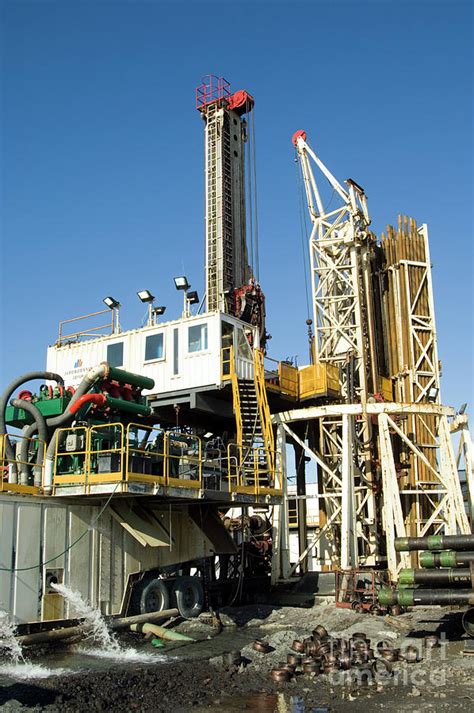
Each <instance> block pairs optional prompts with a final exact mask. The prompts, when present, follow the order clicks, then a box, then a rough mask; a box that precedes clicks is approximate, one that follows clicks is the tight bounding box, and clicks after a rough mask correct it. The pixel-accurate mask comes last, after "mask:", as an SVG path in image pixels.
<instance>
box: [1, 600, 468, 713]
mask: <svg viewBox="0 0 474 713" xmlns="http://www.w3.org/2000/svg"><path fill="white" fill-rule="evenodd" d="M221 621H222V625H223V626H222V629H221V630H220V627H218V626H216V624H215V622H211V621H210V620H209V617H204V616H203V617H201V618H200V619H199V620H193V621H187V622H182V623H181V624H179V625H178V626H177V627H176V629H177V630H178V631H181V632H182V633H187V634H188V635H190V636H192V637H193V638H194V639H196V641H195V642H194V643H188V644H168V645H167V646H166V647H165V649H163V652H164V653H163V657H162V658H161V660H160V661H159V662H158V663H154V664H153V665H147V664H133V665H132V664H128V665H119V664H117V665H115V664H113V663H111V664H110V666H109V667H105V668H102V669H101V670H89V671H87V670H86V671H82V672H81V673H76V674H73V675H67V676H51V677H50V678H47V679H45V680H41V681H37V682H35V681H34V680H30V681H28V682H15V681H13V680H12V681H11V682H10V681H9V682H8V684H7V685H5V686H4V687H3V688H2V690H1V691H0V704H2V705H0V710H5V711H7V710H17V709H18V710H19V709H22V708H23V709H24V708H25V707H28V708H29V709H30V710H38V711H50V712H51V713H56V712H59V711H71V712H72V713H74V712H76V711H81V712H82V711H89V710H90V711H96V710H97V711H101V710H104V711H107V710H114V711H156V712H157V713H161V712H163V713H175V712H176V713H179V712H180V711H189V710H193V711H198V712H199V713H201V712H202V711H217V710H221V711H225V712H226V713H227V712H229V713H232V712H233V711H240V710H249V711H268V712H270V711H278V712H279V713H282V712H288V713H290V712H292V713H307V712H310V711H313V712H314V711H316V712H317V713H323V711H326V710H328V711H346V710H349V709H350V710H351V711H353V713H358V712H359V711H364V712H365V711H367V710H376V709H382V708H387V709H388V710H391V711H404V712H406V711H412V713H415V711H420V712H421V711H422V710H423V711H424V710H426V709H433V710H434V709H436V710H437V711H438V710H441V711H443V710H446V711H447V710H470V709H474V686H473V681H472V673H473V671H474V657H471V658H470V657H467V656H463V655H462V651H463V648H464V639H463V637H462V630H461V625H460V615H459V614H458V613H456V612H450V611H448V610H447V609H440V608H435V607H432V608H423V609H422V608H417V609H413V610H412V611H410V612H408V613H405V614H402V615H401V616H399V617H396V618H394V617H374V616H370V615H366V614H357V613H355V612H352V611H350V610H343V609H336V607H335V606H334V605H333V604H326V605H318V606H315V607H313V608H307V609H302V608H296V607H270V606H249V607H242V608H239V609H233V610H225V611H223V612H221ZM317 624H322V625H324V626H325V627H326V628H327V629H328V631H329V633H330V634H332V635H334V636H337V637H344V638H349V637H350V636H351V634H352V633H353V632H355V631H364V632H365V633H366V636H367V637H368V638H369V639H370V640H371V642H372V645H374V646H375V644H376V643H377V642H378V641H380V640H381V639H385V640H387V641H390V642H392V643H393V645H394V646H396V647H402V648H403V647H405V646H406V645H407V644H414V645H416V646H417V647H418V648H419V650H420V653H421V655H422V660H421V661H420V662H418V663H412V664H408V663H405V662H397V663H396V664H394V673H393V675H392V676H390V677H382V676H379V677H376V678H375V679H374V680H372V681H369V683H366V684H361V683H360V681H357V680H354V675H353V673H351V672H340V671H339V672H337V673H335V674H332V675H317V676H314V675H309V676H308V675H304V674H299V675H297V676H296V677H295V678H293V680H292V681H291V682H289V683H275V682H274V681H273V680H272V679H271V677H270V673H269V672H270V670H271V669H272V668H273V666H275V665H276V664H278V663H279V662H281V661H286V656H287V654H288V653H289V652H290V651H291V649H290V646H291V644H292V642H293V640H294V639H301V638H303V637H304V636H308V635H309V634H310V633H311V631H312V629H313V628H314V627H315V626H316V625H317ZM431 633H436V634H437V635H438V636H439V637H440V638H441V645H440V646H439V647H437V648H435V649H432V650H429V649H427V648H426V647H425V646H424V636H426V635H427V634H431ZM255 638H260V639H265V640H266V641H268V642H269V644H270V645H271V647H272V651H270V652H269V653H267V654H261V653H257V652H256V651H254V649H253V641H254V640H255ZM123 641H124V644H126V645H128V646H130V645H132V646H133V645H135V646H137V647H141V646H143V645H144V642H143V639H142V638H141V635H140V634H126V635H125V637H124V639H123ZM145 646H146V647H148V648H151V647H150V644H149V643H146V644H145ZM230 650H240V651H241V654H242V663H241V664H240V665H239V666H238V667H228V666H225V665H224V664H223V658H222V654H223V652H225V651H230ZM42 660H45V662H46V664H47V657H46V659H44V657H43V658H42Z"/></svg>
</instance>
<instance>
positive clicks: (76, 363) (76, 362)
mask: <svg viewBox="0 0 474 713" xmlns="http://www.w3.org/2000/svg"><path fill="white" fill-rule="evenodd" d="M81 366H82V359H77V361H75V362H74V369H80V367H81Z"/></svg>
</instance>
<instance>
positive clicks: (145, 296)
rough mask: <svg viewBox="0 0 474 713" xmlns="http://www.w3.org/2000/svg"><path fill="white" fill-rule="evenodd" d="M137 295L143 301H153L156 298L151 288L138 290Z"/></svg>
mask: <svg viewBox="0 0 474 713" xmlns="http://www.w3.org/2000/svg"><path fill="white" fill-rule="evenodd" d="M137 295H138V297H139V299H141V301H142V302H153V300H154V299H155V297H154V295H152V294H151V292H150V290H140V292H137Z"/></svg>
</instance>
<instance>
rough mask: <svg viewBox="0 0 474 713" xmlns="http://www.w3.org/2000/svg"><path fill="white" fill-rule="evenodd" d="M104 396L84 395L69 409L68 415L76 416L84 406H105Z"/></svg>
mask: <svg viewBox="0 0 474 713" xmlns="http://www.w3.org/2000/svg"><path fill="white" fill-rule="evenodd" d="M105 400H106V399H105V396H104V394H84V395H83V396H80V397H79V398H78V399H77V401H76V402H75V403H74V404H73V405H72V406H71V407H70V408H69V413H71V414H73V415H74V414H76V413H77V412H78V411H79V410H80V409H81V408H82V407H83V406H85V404H94V405H95V406H99V407H101V406H105Z"/></svg>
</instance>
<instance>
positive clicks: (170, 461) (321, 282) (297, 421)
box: [0, 76, 474, 622]
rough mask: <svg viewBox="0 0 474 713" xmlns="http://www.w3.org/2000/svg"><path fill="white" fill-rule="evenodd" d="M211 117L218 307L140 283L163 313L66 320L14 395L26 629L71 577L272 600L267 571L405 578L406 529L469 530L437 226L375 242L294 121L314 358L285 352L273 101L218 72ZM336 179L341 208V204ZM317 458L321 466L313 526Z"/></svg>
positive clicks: (357, 205)
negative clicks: (279, 322) (264, 214)
mask: <svg viewBox="0 0 474 713" xmlns="http://www.w3.org/2000/svg"><path fill="white" fill-rule="evenodd" d="M196 109H197V110H198V111H199V113H200V115H201V117H202V119H203V122H204V144H205V290H206V294H205V296H204V299H203V301H202V303H201V305H200V307H198V308H195V311H194V313H193V305H195V304H198V303H199V302H200V300H199V297H198V295H197V293H196V292H195V291H191V290H190V287H191V285H190V284H189V280H188V278H187V276H185V275H182V276H178V277H175V278H174V280H175V285H176V288H177V289H178V290H181V291H182V294H183V304H184V307H183V312H182V314H181V316H180V317H179V318H177V319H172V320H169V321H160V318H161V317H162V315H163V313H164V311H165V307H164V306H161V307H154V299H155V298H154V296H153V295H152V294H151V292H149V291H148V290H142V291H141V292H140V293H138V296H139V298H140V299H141V300H142V301H143V302H145V303H147V305H148V321H147V323H146V325H145V326H142V327H140V328H138V329H132V330H127V331H122V330H121V329H120V325H119V320H118V316H119V310H120V307H121V305H120V302H119V301H118V300H116V299H114V298H112V297H111V296H108V297H106V298H105V300H104V302H105V304H106V306H107V309H106V310H102V311H98V312H95V313H92V314H89V315H81V316H80V317H79V318H73V319H68V320H64V321H63V322H62V323H61V324H60V327H59V332H58V337H57V339H56V341H55V343H54V344H52V345H51V346H50V347H49V348H48V354H47V367H46V370H45V371H39V372H30V373H28V374H25V375H23V376H21V377H18V378H17V379H15V380H14V381H13V382H12V383H11V384H10V385H9V386H8V387H7V388H6V389H5V391H4V393H3V396H2V397H1V399H0V473H1V476H2V477H1V479H0V505H1V508H2V548H3V549H2V552H3V561H4V566H3V565H2V568H1V572H0V591H1V592H3V593H4V595H3V596H4V600H5V601H4V602H3V606H4V608H5V609H8V610H9V611H10V612H11V613H12V615H13V616H14V617H16V620H17V621H19V622H28V621H33V620H37V619H63V618H64V617H65V616H69V617H72V616H74V611H72V610H71V609H70V608H69V609H68V610H67V611H66V609H65V607H64V602H63V601H62V599H61V597H60V595H59V594H58V593H56V592H55V590H54V588H53V587H52V585H53V584H54V583H60V584H66V585H67V586H69V587H72V588H74V589H77V590H78V591H79V592H80V593H81V594H82V595H83V596H84V597H86V598H87V599H89V601H90V602H91V603H92V604H93V605H94V606H98V607H100V608H101V610H102V611H103V612H104V613H106V614H113V613H118V612H121V613H122V614H124V613H127V612H132V613H134V612H136V611H141V612H145V613H146V612H149V611H150V610H163V609H166V608H167V607H168V606H169V605H170V604H171V605H175V604H176V605H177V606H178V608H179V609H180V611H182V612H183V613H184V615H185V616H193V615H196V614H197V613H199V612H200V611H201V610H202V608H203V607H204V606H213V605H214V604H217V605H220V604H223V603H226V602H228V601H233V602H234V601H243V600H244V599H245V597H246V596H250V595H251V593H252V591H262V589H263V588H264V587H266V586H268V585H269V583H270V570H271V581H272V582H273V583H276V582H278V581H281V580H284V581H288V579H291V576H292V575H293V574H295V573H296V572H297V571H298V574H300V573H302V572H304V571H306V569H307V568H308V559H309V553H310V552H316V555H315V557H313V561H315V562H316V565H315V567H316V569H318V570H324V569H331V570H333V569H338V568H339V569H347V568H357V567H361V566H362V567H379V568H384V567H388V569H389V571H390V573H391V575H392V577H393V578H395V579H396V578H397V574H398V572H399V570H400V568H401V567H407V566H408V564H411V565H412V566H414V565H415V564H416V562H414V561H413V559H414V558H415V557H416V555H413V554H412V553H410V552H404V551H399V550H397V548H396V547H395V538H396V537H398V538H400V537H424V536H426V535H432V534H435V535H437V534H439V533H441V534H443V535H444V534H446V535H453V534H457V533H460V534H463V533H466V532H469V521H468V518H467V515H466V513H465V511H464V506H463V500H462V494H461V490H460V485H459V479H458V474H457V464H456V458H455V456H454V452H453V449H452V445H451V440H450V437H451V432H452V431H453V430H455V429H459V430H460V431H461V449H464V453H465V454H466V455H467V456H468V457H469V458H470V457H471V455H470V454H471V451H470V443H471V441H470V437H469V435H468V425H467V417H466V416H465V415H464V414H459V415H457V416H456V418H454V416H455V414H454V411H453V410H452V409H449V408H448V407H446V406H443V405H442V404H441V402H440V396H439V367H438V356H437V346H436V330H435V321H434V303H433V291H432V283H431V265H430V258H429V248H428V233H427V228H426V226H422V227H418V226H417V225H416V223H415V222H414V221H413V220H407V219H402V220H401V221H400V222H399V225H398V228H397V229H394V228H392V227H389V228H388V229H387V232H386V234H385V235H383V236H382V238H381V240H378V239H377V236H376V235H375V234H374V233H373V232H372V231H371V230H370V214H369V210H368V204H367V198H366V196H365V192H364V190H363V189H362V188H361V187H360V186H359V185H358V184H357V183H356V182H355V181H353V180H348V181H346V184H345V185H346V187H344V186H343V185H342V184H341V183H339V182H338V181H337V179H336V178H335V177H334V176H333V175H332V174H331V172H330V171H329V169H328V168H327V167H326V166H325V165H324V164H323V162H322V161H321V159H320V158H319V157H318V156H317V155H316V154H315V152H314V151H313V150H312V149H311V148H310V146H309V144H308V143H307V141H306V134H305V133H304V132H302V131H299V132H297V133H296V134H295V136H294V138H293V142H294V145H295V149H296V156H297V159H298V161H299V164H300V167H301V173H302V178H303V184H304V189H305V196H306V202H307V206H308V211H309V218H310V221H311V225H312V230H311V236H310V238H309V262H310V269H311V288H312V302H313V320H312V324H313V326H314V334H312V336H311V360H310V363H309V364H307V365H302V366H297V365H296V364H293V363H291V362H290V361H288V360H281V361H277V360H274V359H270V358H269V357H268V355H267V353H266V342H267V339H268V334H267V332H266V328H265V296H264V293H263V291H262V288H261V286H260V284H259V276H258V235H257V233H258V231H257V221H256V218H255V214H254V211H255V198H256V193H254V189H255V166H254V165H252V161H251V160H249V157H251V155H252V151H251V150H250V148H251V143H252V134H253V130H252V128H251V126H253V123H252V122H251V117H252V116H253V112H254V99H253V97H252V96H251V95H250V94H249V93H248V92H246V91H243V90H242V91H237V92H231V90H230V85H229V83H228V82H227V81H226V80H225V79H224V78H222V77H214V76H209V77H207V78H206V79H205V80H204V81H203V83H202V84H201V85H200V86H199V87H198V88H197V90H196ZM246 153H247V159H246V156H245V154H246ZM321 179H322V180H324V181H327V182H329V185H330V187H331V189H332V190H333V192H334V195H335V196H336V197H337V200H338V201H339V205H338V206H336V207H332V208H331V207H330V206H326V205H325V204H324V202H323V200H322V197H321V196H322V191H321V190H320V187H319V186H320V181H321ZM252 183H253V188H252ZM246 186H247V188H246ZM204 303H205V311H201V307H202V305H204ZM104 314H106V315H108V316H109V317H111V319H110V323H108V326H107V325H104V324H103V321H104ZM96 319H97V320H99V322H100V324H97V323H96V322H94V320H96ZM84 320H85V321H84ZM90 320H92V324H91V322H90ZM289 351H290V352H291V349H290V350H289ZM35 379H36V380H37V379H39V380H41V381H42V382H44V383H42V384H41V386H40V388H39V389H37V390H36V392H35V391H33V390H30V388H28V389H27V388H25V386H26V385H27V384H28V382H30V381H32V380H35ZM19 390H20V391H19ZM453 419H454V420H453ZM7 426H8V427H9V428H15V429H17V430H19V431H20V433H19V434H18V433H17V434H16V435H13V436H12V435H11V434H9V433H7ZM287 445H291V446H292V447H293V448H294V451H295V455H296V470H297V473H296V480H297V484H296V494H295V498H294V499H295V500H296V502H297V506H296V510H297V521H298V522H297V526H298V554H297V556H296V557H295V558H293V561H291V557H290V527H289V525H290V523H289V508H288V502H289V497H290V496H289V490H288V485H287V474H288V468H287V465H286V457H287ZM306 459H310V460H311V461H313V463H315V465H316V470H317V493H316V498H315V499H316V502H317V507H318V510H319V513H318V526H317V528H316V530H315V531H314V533H313V534H312V535H311V534H310V533H309V529H308V523H307V514H308V509H307V501H308V498H309V497H311V496H310V493H309V489H308V485H307V483H306V474H305V462H306ZM468 468H469V473H468V482H469V485H470V497H471V507H472V498H473V497H474V488H473V484H472V474H471V465H469V466H468ZM5 563H6V564H5Z"/></svg>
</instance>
